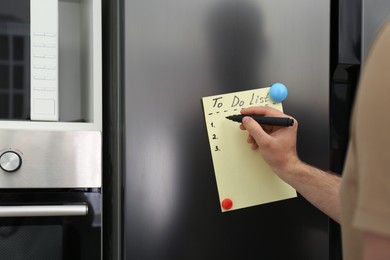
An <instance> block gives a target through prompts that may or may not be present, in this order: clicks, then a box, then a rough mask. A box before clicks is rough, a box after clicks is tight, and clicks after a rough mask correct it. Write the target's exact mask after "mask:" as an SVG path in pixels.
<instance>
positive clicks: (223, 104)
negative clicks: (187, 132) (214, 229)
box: [202, 88, 297, 212]
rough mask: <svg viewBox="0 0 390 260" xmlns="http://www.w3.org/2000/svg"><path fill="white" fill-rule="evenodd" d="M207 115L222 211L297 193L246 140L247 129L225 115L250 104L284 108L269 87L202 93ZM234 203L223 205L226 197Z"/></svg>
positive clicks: (279, 198)
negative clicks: (222, 92) (274, 97)
mask: <svg viewBox="0 0 390 260" xmlns="http://www.w3.org/2000/svg"><path fill="white" fill-rule="evenodd" d="M202 102H203V109H204V116H205V121H206V125H207V132H208V137H209V142H210V149H211V155H212V159H213V164H214V172H215V177H216V180H217V186H218V193H219V198H220V201H221V210H222V211H223V212H225V211H230V210H237V209H241V208H246V207H251V206H256V205H260V204H264V203H269V202H273V201H279V200H283V199H288V198H293V197H296V196H297V195H296V191H295V190H294V189H293V188H292V187H291V186H290V185H288V184H287V183H285V182H283V181H282V180H281V179H280V178H279V177H278V176H277V175H276V174H275V173H274V172H273V171H272V169H271V168H270V167H269V166H268V165H267V163H266V162H265V161H264V160H263V159H262V158H261V156H260V153H259V152H258V151H256V150H252V149H251V147H250V145H249V144H248V143H247V142H246V139H247V133H246V131H242V130H240V129H239V123H236V122H233V121H231V120H228V119H226V116H229V115H233V114H240V110H241V109H242V108H245V107H250V106H259V105H261V106H270V107H273V108H276V109H279V110H281V111H282V110H283V108H282V104H281V103H274V102H273V101H272V100H271V98H270V97H269V88H259V89H254V90H247V91H241V92H235V93H228V94H223V95H216V96H209V97H203V98H202ZM226 199H227V200H229V201H231V202H232V203H233V204H232V207H231V208H230V209H226V207H225V208H224V207H223V206H222V202H223V201H224V200H225V201H226Z"/></svg>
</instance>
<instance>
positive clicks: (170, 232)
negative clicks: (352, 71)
mask: <svg viewBox="0 0 390 260" xmlns="http://www.w3.org/2000/svg"><path fill="white" fill-rule="evenodd" d="M114 2H116V4H112V3H111V4H109V3H107V1H106V5H105V6H103V9H105V7H106V9H105V10H106V14H107V16H108V17H109V18H110V19H111V20H110V21H111V24H109V25H106V26H107V28H106V31H107V34H106V37H105V39H104V41H105V43H106V44H107V45H106V46H110V47H111V54H113V55H114V56H115V55H117V57H120V58H119V59H117V60H115V58H114V56H112V55H110V54H109V53H106V55H105V59H106V61H109V62H108V63H107V62H106V63H105V64H110V65H109V66H110V67H106V69H107V70H106V73H108V74H106V75H107V77H106V79H105V84H106V85H112V86H120V87H119V88H111V89H110V90H109V89H107V88H106V98H107V99H106V100H111V102H110V101H109V102H107V103H106V104H105V108H106V110H105V111H106V113H107V117H106V118H109V119H110V121H109V122H107V121H106V123H105V127H106V130H107V129H108V131H106V130H105V131H104V132H105V133H111V134H110V135H109V136H107V134H106V136H105V137H104V139H103V140H105V141H104V142H105V147H106V151H109V152H108V154H109V155H110V158H107V162H106V165H105V177H103V178H106V182H105V185H106V187H107V188H106V191H107V192H110V191H111V194H112V197H110V198H109V199H107V197H106V200H108V202H107V204H106V205H110V206H112V208H113V209H114V210H112V211H109V212H108V213H107V214H105V216H106V220H105V222H104V224H103V227H104V230H107V231H108V232H111V235H112V236H111V237H110V238H108V237H105V238H104V239H106V240H107V241H106V243H105V246H106V248H107V251H106V252H109V251H111V252H112V253H113V255H115V257H116V258H118V259H137V260H144V259H145V260H147V259H153V260H155V259H162V260H165V259H167V260H168V259H169V260H171V259H194V260H198V259H273V260H278V259H300V260H303V259H316V260H318V259H329V254H330V253H329V250H330V246H329V232H328V224H329V219H328V218H327V216H325V215H324V214H323V213H321V212H320V211H318V210H317V209H316V208H314V207H313V206H311V205H310V204H309V203H308V202H307V201H306V200H305V199H304V198H302V197H301V196H300V195H299V196H298V198H295V199H289V200H284V201H279V202H273V203H268V204H264V205H260V206H255V207H250V208H246V209H242V210H237V211H232V212H228V213H221V209H220V202H219V198H218V192H217V186H216V180H215V175H214V169H213V164H212V159H211V153H210V147H209V142H208V135H207V132H206V125H205V122H204V117H203V110H202V105H201V98H202V97H204V96H210V95H216V94H222V93H228V92H236V91H241V90H248V89H253V88H259V87H265V86H270V85H271V84H273V83H275V82H281V83H284V84H285V85H286V86H287V88H288V90H289V95H288V98H287V99H286V101H284V102H283V105H284V111H285V112H286V113H288V114H290V115H293V116H294V117H296V118H297V119H298V120H299V136H298V150H299V154H300V156H301V158H302V159H303V160H305V161H306V162H308V163H311V164H313V165H315V166H318V167H320V168H322V169H325V170H326V169H328V168H329V146H330V141H329V132H330V127H329V84H330V76H329V75H330V72H329V68H330V24H331V23H330V19H331V18H330V17H331V15H330V11H331V9H330V7H331V5H330V1H310V0H296V1H289V0H280V1H273V0H196V1H195V0H188V1H179V0H148V1H145V0H131V1H114ZM115 14H118V16H116V15H115ZM118 24H119V25H123V26H119V27H118V26H117V25H118ZM114 38H115V39H116V40H117V41H113V39H114ZM106 66H107V65H106ZM107 71H108V72H107ZM113 100H116V102H112V101H113ZM107 111H108V112H107ZM113 122H114V123H113ZM115 123H116V124H115ZM122 173H123V175H122ZM108 176H109V177H108ZM103 181H104V180H103ZM118 184H119V185H118ZM116 185H117V186H116ZM103 189H104V187H103ZM106 211H108V210H107V207H106ZM103 233H104V231H103ZM112 233H114V234H112ZM106 234H108V233H106ZM121 241H122V242H121Z"/></svg>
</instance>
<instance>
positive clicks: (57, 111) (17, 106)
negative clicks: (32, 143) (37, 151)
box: [0, 0, 101, 122]
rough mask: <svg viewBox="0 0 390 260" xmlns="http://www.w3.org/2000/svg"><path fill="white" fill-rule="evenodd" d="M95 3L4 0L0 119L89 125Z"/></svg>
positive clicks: (1, 7) (0, 30)
mask: <svg viewBox="0 0 390 260" xmlns="http://www.w3.org/2000/svg"><path fill="white" fill-rule="evenodd" d="M97 2H100V1H96V0H18V1H7V0H0V120H29V121H60V122H88V121H90V114H91V112H90V110H91V109H90V107H91V104H92V102H91V100H92V96H93V91H94V90H92V89H93V88H94V85H96V82H95V81H96V80H95V77H96V75H95V74H96V70H95V69H94V68H95V65H94V63H95V61H96V51H97V50H99V48H94V47H93V48H92V46H95V45H96V44H100V42H97V41H96V35H98V33H96V30H101V24H99V26H96V23H97V22H99V21H100V20H99V19H100V18H99V19H97V18H96V17H99V16H100V11H99V7H98V5H97V4H96V3H97ZM96 12H99V13H98V14H96ZM98 47H100V48H101V46H98ZM100 51H101V50H100ZM98 76H99V75H98Z"/></svg>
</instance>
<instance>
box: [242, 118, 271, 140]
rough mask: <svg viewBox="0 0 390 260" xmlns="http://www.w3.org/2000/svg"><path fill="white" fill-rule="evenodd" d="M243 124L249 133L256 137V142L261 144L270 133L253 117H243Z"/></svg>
mask: <svg viewBox="0 0 390 260" xmlns="http://www.w3.org/2000/svg"><path fill="white" fill-rule="evenodd" d="M242 124H243V125H244V127H245V129H246V130H247V131H248V132H249V134H250V135H251V136H252V137H253V138H254V139H255V141H256V143H257V144H259V142H260V141H261V140H264V139H265V138H267V137H268V134H267V133H266V132H265V131H264V129H263V128H262V127H261V126H260V125H259V123H257V122H256V121H255V120H254V119H253V118H251V117H249V116H246V117H244V118H243V119H242Z"/></svg>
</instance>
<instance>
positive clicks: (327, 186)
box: [284, 162, 341, 223]
mask: <svg viewBox="0 0 390 260" xmlns="http://www.w3.org/2000/svg"><path fill="white" fill-rule="evenodd" d="M284 176H286V177H285V178H284V179H285V181H286V182H287V183H289V184H290V185H291V186H293V187H294V188H295V189H296V190H297V192H299V193H300V194H301V195H302V196H303V197H305V198H306V199H307V200H308V201H309V202H310V203H312V204H313V205H314V206H315V207H317V208H318V209H320V210H321V211H322V212H324V213H325V214H327V215H328V216H329V217H330V218H332V219H333V220H335V221H336V222H337V223H340V197H339V191H340V180H341V179H340V177H339V176H337V175H334V174H332V173H328V172H325V171H322V170H320V169H317V168H315V167H313V166H310V165H308V164H305V163H303V162H299V163H297V164H296V166H295V167H294V168H293V169H289V173H288V174H284Z"/></svg>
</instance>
